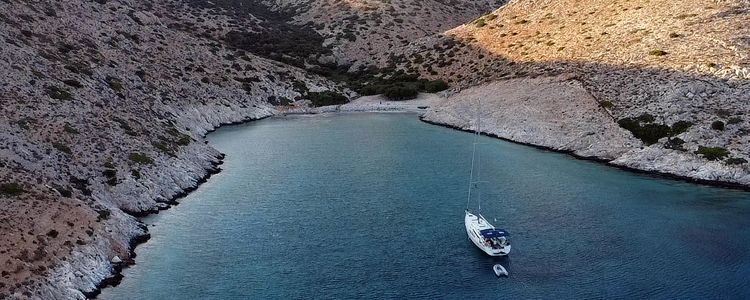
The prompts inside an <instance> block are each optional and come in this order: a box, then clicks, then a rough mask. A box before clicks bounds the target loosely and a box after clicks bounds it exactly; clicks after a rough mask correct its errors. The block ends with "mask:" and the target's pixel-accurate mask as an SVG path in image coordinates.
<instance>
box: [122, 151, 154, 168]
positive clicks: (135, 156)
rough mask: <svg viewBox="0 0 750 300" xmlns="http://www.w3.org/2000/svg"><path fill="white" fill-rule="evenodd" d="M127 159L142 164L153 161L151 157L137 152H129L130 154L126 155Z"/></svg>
mask: <svg viewBox="0 0 750 300" xmlns="http://www.w3.org/2000/svg"><path fill="white" fill-rule="evenodd" d="M128 159H130V160H132V161H134V162H136V163H139V164H142V165H150V164H153V163H154V160H153V159H152V158H151V157H149V156H148V155H146V154H143V153H138V152H133V153H130V155H128Z"/></svg>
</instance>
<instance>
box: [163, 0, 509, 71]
mask: <svg viewBox="0 0 750 300" xmlns="http://www.w3.org/2000/svg"><path fill="white" fill-rule="evenodd" d="M502 3H504V1H500V0H496V1H489V0H483V1H464V0H452V1H444V0H428V1H365V0H362V1H342V0H314V1H313V0H307V1H286V0H275V1H259V2H255V1H249V2H248V1H240V0H221V1H200V0H183V1H172V2H170V5H171V6H172V7H173V15H174V17H175V18H180V19H184V22H183V25H186V24H187V26H189V27H191V28H192V29H194V31H195V32H196V33H198V34H201V35H204V36H211V37H213V38H214V39H217V40H224V41H226V42H227V43H228V44H230V45H232V46H234V47H237V48H240V49H244V50H247V51H251V52H253V53H255V54H257V55H261V56H264V57H268V58H272V59H276V60H279V61H283V62H287V63H290V64H293V65H295V66H299V67H303V68H315V67H328V68H335V67H336V65H342V66H346V67H349V66H350V65H355V67H354V68H355V70H356V69H357V68H359V66H360V65H368V64H370V63H372V62H373V61H374V60H375V59H376V58H386V57H387V56H388V54H389V53H390V51H391V49H392V48H397V47H401V46H404V45H406V44H408V43H409V42H410V41H412V40H414V39H417V38H421V37H425V36H430V35H433V34H436V33H440V32H442V31H445V30H448V29H450V28H453V27H455V26H458V25H460V24H462V23H465V22H467V21H469V20H472V19H473V18H475V17H476V16H477V15H481V14H483V13H486V12H488V11H491V10H492V9H495V8H497V7H498V6H500V5H502ZM186 5H187V7H186ZM222 18H224V19H225V20H224V21H223V22H221V23H220V24H212V21H210V20H212V19H214V20H215V19H222ZM214 25H220V26H214Z"/></svg>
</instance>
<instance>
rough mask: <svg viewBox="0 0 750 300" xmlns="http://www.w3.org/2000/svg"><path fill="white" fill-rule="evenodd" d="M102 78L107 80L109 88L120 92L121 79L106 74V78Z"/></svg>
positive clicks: (121, 88)
mask: <svg viewBox="0 0 750 300" xmlns="http://www.w3.org/2000/svg"><path fill="white" fill-rule="evenodd" d="M104 80H105V81H106V82H107V85H109V88H111V89H112V90H113V91H115V92H118V93H119V92H122V90H123V87H122V81H120V79H118V78H115V77H112V76H107V78H105V79H104Z"/></svg>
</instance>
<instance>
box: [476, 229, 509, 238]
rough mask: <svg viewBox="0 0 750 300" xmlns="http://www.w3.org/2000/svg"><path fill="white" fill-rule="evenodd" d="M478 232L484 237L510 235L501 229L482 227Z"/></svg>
mask: <svg viewBox="0 0 750 300" xmlns="http://www.w3.org/2000/svg"><path fill="white" fill-rule="evenodd" d="M479 233H480V234H482V236H483V237H484V238H486V239H491V238H496V237H501V236H508V235H510V233H508V232H507V231H505V230H503V229H483V230H480V231H479Z"/></svg>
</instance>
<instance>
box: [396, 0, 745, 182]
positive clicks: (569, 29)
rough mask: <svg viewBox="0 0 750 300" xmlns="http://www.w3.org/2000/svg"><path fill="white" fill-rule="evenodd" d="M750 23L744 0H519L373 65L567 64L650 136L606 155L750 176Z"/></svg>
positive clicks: (433, 71) (564, 69) (506, 73)
mask: <svg viewBox="0 0 750 300" xmlns="http://www.w3.org/2000/svg"><path fill="white" fill-rule="evenodd" d="M748 21H750V7H748V5H747V3H746V2H743V1H724V2H720V3H710V4H707V3H705V2H703V1H687V2H685V1H683V2H673V1H649V2H645V1H635V2H633V1H629V2H610V1H595V0H589V1H521V0H519V1H512V2H510V3H508V4H507V5H505V6H504V7H502V8H500V9H498V10H497V11H494V12H492V13H490V14H486V15H484V16H482V17H479V18H477V19H475V20H474V21H472V22H469V23H467V24H465V25H463V26H460V27H458V28H455V29H453V30H450V31H447V32H445V33H444V35H442V36H440V37H433V38H426V39H423V40H420V41H417V42H415V43H412V44H411V45H409V46H408V47H407V48H408V50H405V51H403V52H401V53H399V54H396V55H394V57H395V58H394V59H392V60H383V61H381V65H388V64H391V63H393V61H394V60H395V61H396V62H398V63H399V65H400V66H401V67H402V68H404V69H406V70H411V71H412V72H417V73H421V74H423V75H425V76H432V77H434V78H448V79H451V80H453V81H454V84H457V85H462V86H471V85H475V84H478V83H481V82H489V81H493V80H505V79H511V78H524V77H537V76H553V75H559V74H568V75H569V76H568V77H569V78H570V80H571V81H579V82H581V83H582V84H583V86H584V87H585V89H586V90H587V91H588V92H589V93H591V94H592V95H593V96H594V99H596V101H598V102H599V104H600V105H601V106H602V107H603V108H604V109H606V110H607V112H608V113H609V114H611V115H612V116H613V118H614V121H616V122H618V123H619V124H620V125H621V127H623V128H625V129H628V130H629V131H630V132H631V134H633V135H634V136H635V137H636V138H639V139H640V140H641V141H643V142H644V143H645V144H646V145H647V146H648V147H646V148H644V149H639V148H634V149H633V150H632V152H630V153H628V154H627V155H624V156H623V157H622V159H615V160H614V161H613V163H616V164H621V165H625V166H629V167H634V168H638V169H645V170H657V171H663V172H667V173H672V174H677V175H684V176H688V177H698V178H701V179H706V180H720V181H729V182H743V183H749V182H750V178H749V177H748V168H747V166H746V165H745V163H746V161H747V160H748V159H750V157H748V153H749V152H750V151H748V150H750V147H749V146H748V145H750V136H748V133H749V132H750V124H748V120H747V114H748V113H750V106H748V103H749V102H748V100H750V61H749V60H748V59H749V58H748V53H750V43H748V40H749V38H750V27H748V26H746V25H745V24H748ZM539 105H545V104H544V103H540V104H539ZM493 109H497V110H501V109H503V108H502V107H495V108H493ZM678 122H679V123H678ZM675 124H678V126H679V127H680V129H679V130H673V129H672V128H671V127H672V126H674V125H675ZM717 154H718V155H717ZM713 160H716V161H722V162H723V164H718V165H716V166H712V167H706V166H707V165H708V161H713ZM679 161H683V163H680V162H679ZM685 161H690V163H684V162H685Z"/></svg>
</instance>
